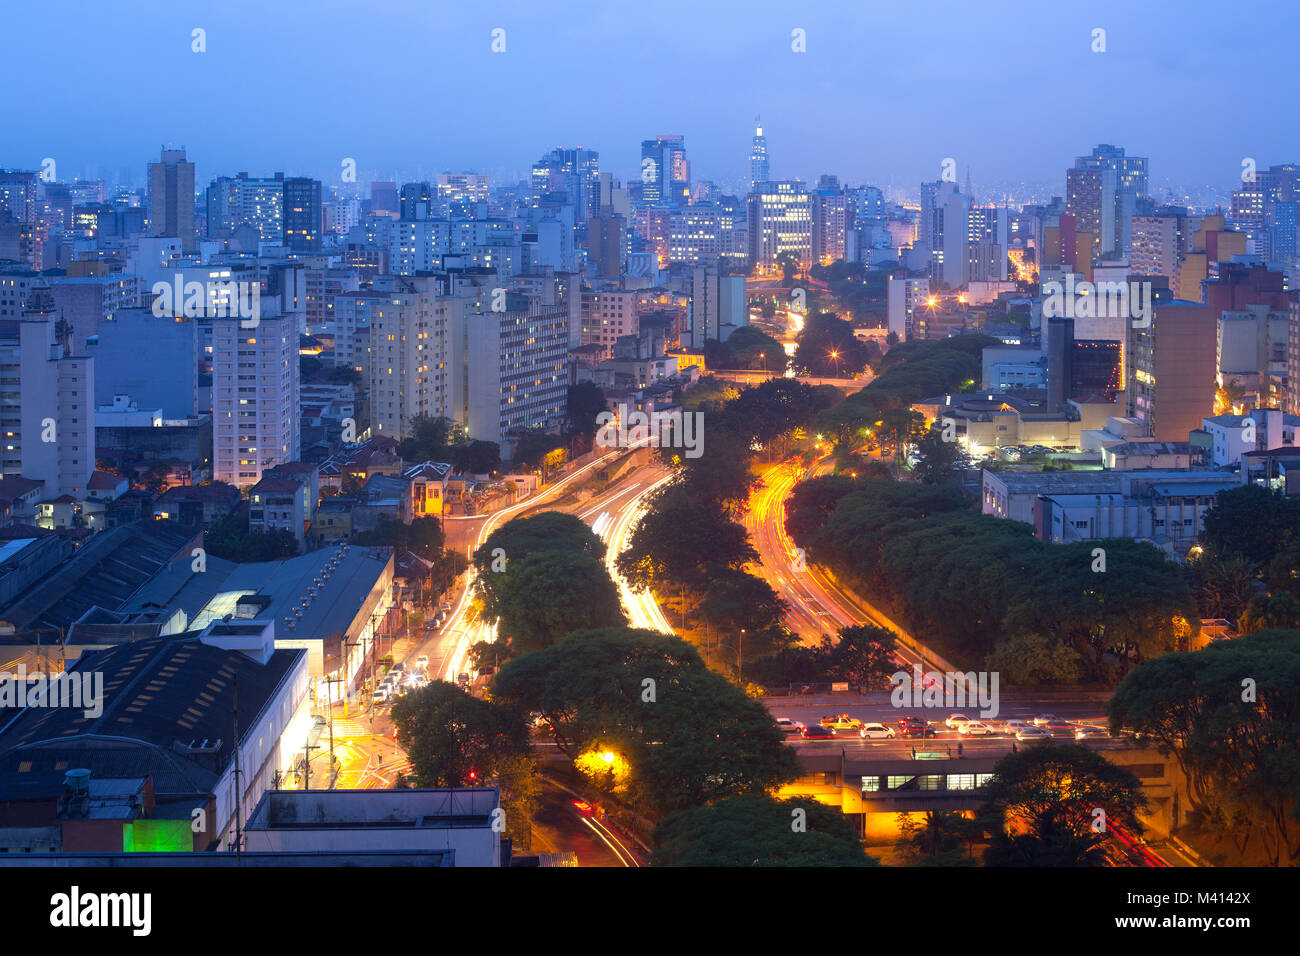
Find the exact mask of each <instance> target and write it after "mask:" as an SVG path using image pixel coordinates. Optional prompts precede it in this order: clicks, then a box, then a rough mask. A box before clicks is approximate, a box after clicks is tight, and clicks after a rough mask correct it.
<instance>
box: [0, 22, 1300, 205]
mask: <svg viewBox="0 0 1300 956" xmlns="http://www.w3.org/2000/svg"><path fill="white" fill-rule="evenodd" d="M1296 10H1297V8H1296V6H1295V5H1294V4H1290V3H1265V4H1251V5H1250V6H1249V7H1234V6H1231V5H1224V4H1221V3H1212V2H1209V0H1188V2H1184V3H1181V4H1179V6H1178V12H1177V13H1174V12H1172V11H1171V10H1170V9H1168V8H1166V9H1151V10H1146V9H1140V8H1139V7H1138V5H1135V4H1132V3H1130V2H1114V3H1109V2H1107V3H1087V4H1084V3H1069V4H1064V3H1046V4H1045V3H1036V2H1035V3H1030V2H1025V3H1020V2H1010V3H1002V4H990V3H984V4H979V5H973V4H967V3H950V2H907V3H876V2H870V3H867V2H856V3H839V2H830V3H816V4H807V5H805V4H795V3H773V2H754V3H749V4H747V6H746V13H745V14H744V15H743V16H738V15H736V13H735V12H734V8H733V10H728V11H720V10H716V9H714V8H713V5H711V4H707V3H698V2H694V3H687V2H676V0H661V2H654V3H631V2H627V0H601V2H575V3H564V2H558V3H550V4H527V3H523V2H520V0H508V2H476V3H474V4H472V5H471V4H464V5H452V4H447V3H430V2H428V0H419V2H400V0H399V2H386V3H383V4H367V3H359V2H353V0H347V2H345V0H317V2H312V3H298V2H294V3H278V2H267V0H259V2H252V0H225V2H198V3H190V2H187V3H183V4H182V3H175V2H172V0H158V2H154V0H128V2H126V3H120V4H101V3H90V2H76V3H65V4H56V5H49V4H46V5H42V4H23V5H17V4H14V5H10V6H9V7H8V8H7V9H6V11H5V14H4V23H5V32H6V33H7V34H8V35H9V37H10V38H11V41H13V40H14V39H16V38H21V39H20V41H19V42H10V43H7V44H6V45H5V65H6V70H5V86H4V89H5V93H4V100H3V103H4V107H5V115H6V123H5V126H6V130H7V132H6V135H5V136H4V139H3V142H2V143H0V166H10V167H21V168H38V167H39V165H40V163H41V160H42V159H43V158H44V157H47V156H50V157H54V158H55V159H56V161H57V162H58V163H59V175H60V177H61V178H71V177H72V176H76V175H85V174H87V173H96V174H98V175H102V176H106V177H107V178H110V179H113V178H116V177H118V176H119V174H120V171H121V170H122V169H123V167H127V168H128V169H129V170H130V172H131V174H132V176H133V178H134V179H135V180H136V181H137V182H140V181H142V179H143V174H144V168H145V163H146V162H147V161H148V160H150V159H153V158H156V156H157V153H158V148H159V146H160V145H161V144H162V143H164V142H167V143H174V144H177V145H184V146H185V147H186V148H187V150H188V152H189V158H190V159H192V160H193V161H194V162H196V163H197V164H198V179H199V181H200V182H204V183H206V182H207V181H208V180H209V179H210V178H211V177H212V176H215V175H219V174H233V173H234V172H237V171H240V170H247V171H249V172H250V173H252V174H254V175H259V174H260V175H266V174H269V173H270V172H272V171H274V170H277V169H283V170H284V171H286V172H287V173H289V174H312V175H318V176H320V177H321V178H322V179H323V180H325V181H326V182H327V183H329V182H337V175H338V170H339V163H340V160H341V159H342V158H343V157H354V158H355V159H356V160H357V165H358V168H359V173H360V178H361V179H362V180H365V179H369V178H383V179H387V178H393V177H398V178H402V177H403V176H405V177H408V178H409V177H410V176H413V175H415V174H416V173H417V172H419V171H423V173H424V174H425V175H426V176H427V175H432V174H433V173H436V172H438V171H442V170H466V169H474V170H478V171H481V172H488V173H490V174H492V176H493V179H494V181H497V182H500V181H505V180H508V179H511V178H514V176H516V175H522V174H525V173H526V172H527V169H528V167H529V165H530V164H531V163H532V162H533V161H534V160H536V159H537V158H538V157H539V156H540V155H541V154H542V153H543V152H544V151H545V150H547V149H549V148H551V147H553V146H557V145H566V146H578V145H582V146H587V147H590V148H594V149H597V150H599V151H600V156H601V168H602V170H605V171H610V172H613V173H614V174H615V175H618V176H620V177H622V178H624V179H627V178H629V177H631V176H633V175H634V174H635V172H636V170H637V164H638V162H639V158H640V153H639V144H640V141H641V140H642V139H645V138H648V137H653V136H654V135H656V134H659V133H680V134H682V135H684V136H685V137H686V144H687V150H688V156H689V158H690V160H691V164H692V168H691V174H692V177H693V178H696V179H714V180H718V181H719V182H721V183H723V184H724V185H729V184H736V183H738V182H739V180H740V179H741V178H742V177H743V176H745V175H746V174H747V166H746V159H747V154H748V150H749V140H750V136H751V135H752V133H753V120H754V116H755V115H756V114H761V115H762V118H763V125H764V127H765V131H766V133H767V136H768V145H769V150H770V155H771V159H772V176H773V178H796V177H798V178H804V179H809V180H812V179H815V177H816V175H817V174H818V173H821V172H833V173H836V174H838V175H839V176H840V179H841V181H844V182H847V183H851V184H857V183H863V182H865V183H872V184H877V185H881V186H888V185H889V184H890V182H891V181H892V182H893V184H894V185H895V186H897V187H901V188H905V189H907V190H909V191H915V189H916V184H917V183H918V182H920V181H921V180H922V179H935V178H937V174H938V167H939V163H940V162H941V160H942V159H943V158H944V157H948V156H951V157H954V158H956V160H957V163H958V169H959V171H960V172H959V175H960V178H961V180H962V181H964V180H965V177H966V171H967V168H968V167H969V168H970V169H971V172H972V176H973V180H974V183H975V187H976V190H977V192H980V191H982V188H983V189H987V188H989V187H990V186H991V185H992V184H994V183H999V184H1002V185H1009V184H1013V183H1015V182H1017V181H1027V182H1033V183H1049V184H1050V183H1062V182H1063V178H1064V173H1063V170H1064V169H1065V167H1066V166H1067V165H1069V164H1070V162H1071V161H1072V159H1073V157H1075V156H1077V155H1079V154H1082V153H1087V152H1088V150H1089V149H1090V148H1091V147H1092V146H1094V145H1095V144H1097V143H1099V142H1107V143H1114V144H1117V145H1120V146H1123V147H1125V148H1126V149H1128V151H1129V152H1130V153H1131V154H1135V155H1141V156H1148V157H1150V160H1151V164H1150V168H1151V176H1152V187H1153V192H1156V193H1157V195H1159V190H1160V188H1161V187H1162V186H1166V185H1170V184H1177V185H1180V186H1186V187H1193V188H1194V187H1200V186H1205V185H1212V186H1214V187H1216V188H1220V189H1222V191H1223V192H1224V193H1226V192H1227V190H1228V189H1230V188H1232V187H1233V186H1234V185H1235V184H1236V182H1237V181H1238V177H1239V174H1240V169H1241V162H1242V158H1243V157H1245V156H1251V157H1254V158H1255V159H1256V160H1257V162H1258V163H1259V165H1260V166H1261V167H1263V166H1267V165H1269V164H1272V163H1281V162H1289V161H1295V160H1297V159H1300V149H1297V148H1296V142H1295V140H1296V136H1295V125H1294V122H1293V117H1294V90H1295V82H1294V71H1295V62H1294V60H1295V56H1294V37H1295V28H1296V26H1297V22H1298V21H1300V14H1297V12H1296ZM195 27H201V28H203V29H205V30H206V31H207V52H206V53H202V54H198V53H193V52H191V48H190V47H191V30H192V29H194V28H195ZM495 27H501V28H503V29H505V30H506V47H507V48H506V52H505V53H502V54H494V53H493V52H491V49H490V44H491V31H492V29H493V28H495ZM1098 27H1100V28H1103V29H1105V30H1106V52H1105V53H1093V52H1092V50H1091V46H1092V31H1093V29H1094V28H1098ZM795 28H800V29H803V30H804V31H806V38H807V40H806V43H807V52H806V53H802V54H800V53H794V52H792V51H791V31H792V30H794V29H795ZM1056 188H1057V191H1059V189H1060V186H1059V185H1058V186H1057V187H1056Z"/></svg>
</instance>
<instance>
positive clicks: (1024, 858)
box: [978, 742, 1147, 866]
mask: <svg viewBox="0 0 1300 956" xmlns="http://www.w3.org/2000/svg"><path fill="white" fill-rule="evenodd" d="M993 773H994V777H993V779H992V780H991V781H990V782H989V784H988V788H987V789H986V790H985V794H984V796H985V802H984V805H983V806H982V807H981V808H980V810H979V814H978V817H979V819H980V820H981V822H982V825H983V826H985V827H986V828H987V829H989V830H992V831H993V832H994V833H995V835H996V836H995V839H994V841H993V843H992V845H991V846H990V848H989V850H988V851H987V852H986V854H985V858H984V859H985V864H986V865H988V866H1014V865H1022V866H1024V865H1029V866H1049V865H1056V866H1062V865H1064V866H1093V865H1101V863H1103V862H1104V860H1102V859H1101V858H1100V852H1101V850H1100V840H1099V839H1098V838H1097V834H1095V833H1094V832H1093V821H1094V817H1093V811H1094V810H1095V809H1097V808H1100V809H1102V810H1104V811H1105V813H1106V819H1107V820H1108V821H1110V822H1113V823H1116V824H1119V825H1121V826H1123V827H1124V828H1125V829H1126V830H1128V831H1129V832H1131V833H1134V834H1138V835H1140V834H1141V833H1142V824H1141V823H1140V822H1139V821H1138V814H1139V813H1141V812H1144V811H1145V810H1146V809H1147V801H1146V797H1145V796H1144V795H1143V793H1142V782H1141V781H1140V780H1139V779H1138V778H1137V777H1136V776H1134V775H1133V773H1132V772H1130V771H1129V770H1127V769H1125V768H1123V767H1120V766H1118V765H1116V764H1113V763H1111V762H1110V761H1109V760H1107V759H1106V758H1105V757H1103V756H1102V755H1101V754H1099V753H1097V752H1095V751H1093V750H1089V749H1087V748H1086V747H1081V746H1079V745H1077V744H1073V743H1071V744H1050V743H1046V742H1044V743H1041V744H1036V745H1033V746H1029V747H1026V748H1024V749H1023V750H1020V751H1019V752H1017V753H1011V754H1008V755H1007V756H1005V757H1003V758H1002V759H1001V760H999V761H998V763H997V765H996V766H995V767H994V768H993ZM1017 861H1019V862H1017Z"/></svg>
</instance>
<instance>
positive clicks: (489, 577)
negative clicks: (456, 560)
mask: <svg viewBox="0 0 1300 956" xmlns="http://www.w3.org/2000/svg"><path fill="white" fill-rule="evenodd" d="M604 558H605V543H604V542H603V541H601V540H600V538H599V537H598V536H597V535H596V534H595V533H593V532H592V530H591V528H589V527H587V525H586V524H584V523H583V521H582V520H581V519H580V518H578V517H576V516H574V515H568V514H563V513H561V512H559V511H543V512H541V513H540V514H535V515H532V516H530V517H526V518H513V519H511V520H510V521H507V522H506V523H505V524H503V525H502V526H501V527H499V528H497V529H496V530H495V531H493V532H492V533H491V534H490V535H488V538H487V540H486V541H485V542H483V545H482V546H481V547H480V548H479V549H478V550H477V551H475V552H474V567H475V570H476V572H477V574H476V577H475V581H476V585H477V588H478V594H479V597H480V598H481V599H482V601H483V616H484V617H485V618H486V619H487V620H489V621H500V622H501V628H502V632H503V634H505V635H506V636H508V637H509V638H510V646H511V649H512V651H513V652H514V653H523V652H526V651H530V650H536V649H537V648H538V647H544V646H547V645H548V644H551V643H554V642H555V641H557V640H559V639H560V638H561V637H563V636H564V635H565V634H566V633H568V631H570V630H577V629H578V628H581V627H593V626H598V625H603V624H616V623H621V622H622V621H623V616H622V611H621V608H620V601H619V595H618V589H617V587H616V586H615V585H614V583H613V582H612V581H611V580H610V578H609V574H608V572H607V571H606V570H605V567H604V564H603V561H604ZM500 559H504V560H505V570H504V571H502V570H499V568H500V567H501V563H500ZM563 574H572V575H574V577H573V579H572V580H571V581H564V580H561V579H560V576H561V575H563ZM587 587H589V588H591V589H592V590H591V593H590V600H588V596H587V595H586V594H585V593H584V592H583V591H582V588H587ZM566 601H570V602H572V603H573V606H572V607H566V606H565V604H564V602H566ZM530 602H537V603H530Z"/></svg>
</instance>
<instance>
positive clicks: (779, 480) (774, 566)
mask: <svg viewBox="0 0 1300 956" xmlns="http://www.w3.org/2000/svg"><path fill="white" fill-rule="evenodd" d="M813 470H814V471H817V470H821V469H820V468H818V467H817V466H814V469H813ZM804 474H805V469H804V468H803V466H801V465H799V464H798V463H795V462H782V463H781V464H778V465H774V466H772V467H771V468H770V469H768V471H767V472H766V473H765V474H764V475H763V481H762V483H761V484H760V485H759V486H757V487H756V488H755V489H754V491H753V493H752V494H751V495H750V499H749V507H748V508H747V509H746V511H745V529H746V530H747V531H748V532H749V537H750V540H751V541H752V542H753V544H754V548H755V550H757V551H758V554H759V564H758V565H757V566H756V567H755V568H754V570H755V571H756V573H758V574H759V575H761V576H762V577H763V578H764V579H765V580H766V581H767V583H768V584H770V585H771V586H772V588H773V590H775V591H776V593H777V594H778V595H780V597H781V598H782V599H784V600H785V601H786V603H787V604H789V605H790V610H789V612H788V613H787V615H786V623H787V625H788V626H789V627H790V629H791V630H792V631H794V632H795V633H796V634H798V635H799V637H800V638H802V640H803V642H804V643H805V644H816V643H817V642H818V641H820V640H821V638H822V636H823V635H831V634H834V633H835V632H836V631H838V630H839V629H840V628H842V627H851V626H853V625H855V624H877V625H879V626H881V627H886V628H889V629H890V630H891V631H893V632H894V633H896V634H897V635H898V636H899V648H898V649H899V657H900V659H901V660H902V661H903V662H905V663H906V664H907V665H908V666H911V665H914V664H919V665H920V666H921V667H922V669H924V670H931V669H937V670H940V671H956V670H957V668H955V667H953V666H952V665H951V664H949V663H948V661H946V660H945V659H944V658H943V657H941V656H940V655H939V654H937V653H935V652H934V651H933V650H931V649H930V648H928V647H926V646H925V645H923V644H921V643H920V642H918V641H917V640H916V639H915V638H913V637H912V636H911V635H910V634H908V633H907V632H906V631H905V630H904V629H903V628H901V627H900V626H899V625H898V624H897V623H895V622H894V621H892V620H891V619H890V618H889V617H888V616H887V615H885V614H884V613H883V612H881V611H880V610H879V609H878V608H875V607H872V606H871V605H870V604H868V603H867V602H866V601H864V600H863V599H862V598H861V597H859V596H858V595H854V594H850V593H848V592H846V591H844V590H843V589H842V588H840V587H838V586H836V585H835V583H834V582H833V581H831V580H830V578H829V577H828V576H827V575H826V574H825V572H823V571H822V570H821V569H819V568H817V567H816V566H815V565H813V564H811V563H810V562H808V561H807V560H806V559H805V557H804V555H803V552H802V551H801V550H800V549H799V548H798V546H796V545H795V543H794V542H793V541H792V540H791V539H790V536H789V534H787V533H786V530H785V502H786V499H788V498H789V497H790V494H791V493H792V492H793V491H794V487H795V485H796V484H798V482H799V481H800V479H801V478H803V477H804Z"/></svg>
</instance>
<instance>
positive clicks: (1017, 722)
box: [1002, 717, 1034, 734]
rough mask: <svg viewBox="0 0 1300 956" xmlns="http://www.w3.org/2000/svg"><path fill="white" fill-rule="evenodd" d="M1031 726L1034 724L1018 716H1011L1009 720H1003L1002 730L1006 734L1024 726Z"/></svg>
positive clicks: (1016, 731) (1017, 731) (1020, 729)
mask: <svg viewBox="0 0 1300 956" xmlns="http://www.w3.org/2000/svg"><path fill="white" fill-rule="evenodd" d="M1032 726H1034V725H1033V724H1032V723H1030V722H1029V721H1027V720H1021V719H1020V718H1018V717H1012V718H1011V719H1010V720H1007V721H1004V722H1003V724H1002V732H1003V733H1007V734H1015V733H1019V732H1020V731H1022V730H1024V729H1025V728H1026V727H1032Z"/></svg>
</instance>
